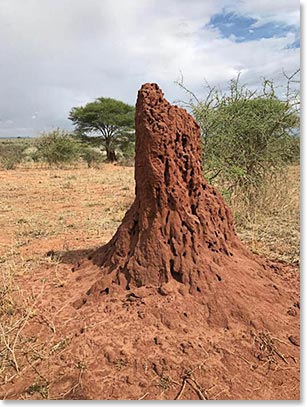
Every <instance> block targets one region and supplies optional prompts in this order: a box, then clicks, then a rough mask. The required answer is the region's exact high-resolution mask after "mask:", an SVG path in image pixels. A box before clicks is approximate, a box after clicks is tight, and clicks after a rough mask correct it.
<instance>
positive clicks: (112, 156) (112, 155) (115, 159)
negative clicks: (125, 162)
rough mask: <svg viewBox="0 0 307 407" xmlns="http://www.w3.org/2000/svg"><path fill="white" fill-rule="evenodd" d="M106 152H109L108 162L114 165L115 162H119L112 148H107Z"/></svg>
mask: <svg viewBox="0 0 307 407" xmlns="http://www.w3.org/2000/svg"><path fill="white" fill-rule="evenodd" d="M106 152H107V161H108V162H110V163H113V162H115V161H117V157H116V154H115V151H114V150H113V149H111V148H108V147H107V148H106Z"/></svg>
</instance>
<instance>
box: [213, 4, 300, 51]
mask: <svg viewBox="0 0 307 407" xmlns="http://www.w3.org/2000/svg"><path fill="white" fill-rule="evenodd" d="M256 22H257V20H256V19H255V18H252V17H244V16H240V15H237V14H235V13H226V12H222V13H218V14H215V15H213V16H212V17H211V19H210V21H209V24H208V26H209V27H211V28H217V29H218V30H219V31H220V33H221V34H222V36H223V37H224V38H232V39H233V40H234V41H235V42H246V41H255V40H259V39H262V38H273V37H284V36H285V35H287V33H289V32H292V33H295V36H296V40H295V42H294V43H293V44H292V48H299V47H300V39H299V30H298V29H297V27H295V26H292V25H287V24H285V23H277V22H273V21H272V22H269V23H265V24H263V25H260V26H254V25H255V23H256Z"/></svg>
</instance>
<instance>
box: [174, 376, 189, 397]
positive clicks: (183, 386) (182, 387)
mask: <svg viewBox="0 0 307 407" xmlns="http://www.w3.org/2000/svg"><path fill="white" fill-rule="evenodd" d="M186 383H187V380H186V379H183V381H182V385H181V389H180V390H179V393H178V394H177V396H176V397H175V400H180V397H181V396H182V394H183V392H184V389H185V386H186Z"/></svg>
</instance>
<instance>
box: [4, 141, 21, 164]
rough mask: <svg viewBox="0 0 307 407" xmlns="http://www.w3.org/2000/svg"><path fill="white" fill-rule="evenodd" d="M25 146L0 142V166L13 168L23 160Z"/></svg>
mask: <svg viewBox="0 0 307 407" xmlns="http://www.w3.org/2000/svg"><path fill="white" fill-rule="evenodd" d="M24 150H25V146H22V145H20V144H14V143H7V144H0V166H1V168H4V169H5V170H14V169H15V168H16V167H17V165H18V164H20V163H21V162H22V160H23V152H24Z"/></svg>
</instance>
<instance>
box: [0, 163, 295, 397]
mask: <svg viewBox="0 0 307 407" xmlns="http://www.w3.org/2000/svg"><path fill="white" fill-rule="evenodd" d="M291 171H292V172H293V173H291V174H290V175H291V177H292V181H293V182H291V183H290V184H288V186H287V188H288V194H289V196H290V197H291V199H292V201H291V205H290V204H289V205H290V206H289V207H286V208H283V207H281V208H280V211H278V208H276V212H275V214H274V211H273V215H272V213H270V214H268V215H267V216H265V215H261V216H260V214H256V215H255V216H254V217H253V218H251V219H249V220H248V221H244V222H243V221H242V219H241V221H240V222H238V228H237V230H238V232H239V235H240V237H241V238H242V239H243V241H245V242H246V243H247V244H248V245H249V247H250V248H251V249H252V250H253V251H255V252H257V253H260V254H263V255H265V256H267V257H269V258H272V259H274V260H278V259H279V260H282V261H286V262H287V263H291V264H290V265H289V266H288V267H286V270H287V272H283V273H280V271H279V269H278V266H274V267H272V271H271V273H272V275H273V274H274V284H275V285H276V287H277V288H274V287H273V288H274V290H275V294H274V295H276V299H277V298H278V296H279V295H283V294H287V298H289V303H287V304H284V315H285V320H284V326H286V327H287V328H286V329H285V330H282V331H280V332H278V334H276V327H278V321H276V326H274V328H275V332H274V333H272V330H271V329H270V326H269V324H264V325H265V326H266V329H263V327H258V326H251V327H250V328H249V329H244V330H242V328H241V326H240V325H238V326H231V329H224V328H220V329H215V330H214V335H212V331H210V330H208V327H207V325H205V324H204V323H203V321H204V320H205V318H206V315H205V312H204V311H203V310H202V308H201V307H199V308H195V306H193V307H192V303H191V304H190V303H189V300H186V299H185V300H184V301H181V298H180V294H171V295H165V296H163V295H160V296H159V298H158V299H157V297H156V296H153V295H150V293H149V292H147V291H146V289H145V288H139V289H137V290H133V292H129V293H127V294H125V295H124V296H123V295H122V293H120V292H119V293H118V294H116V293H115V295H113V296H112V297H107V296H106V297H105V298H104V299H103V301H100V302H94V303H93V304H91V305H90V306H87V304H86V306H83V307H78V304H76V300H78V299H79V298H81V297H82V295H83V294H84V293H85V292H86V290H87V289H88V288H89V287H90V286H91V284H92V283H93V282H94V281H95V280H96V279H97V275H98V274H99V270H97V269H95V268H92V269H91V270H90V271H88V273H87V274H86V275H85V274H82V273H79V272H78V271H76V272H72V267H73V266H74V265H75V264H76V262H78V260H79V259H81V258H84V257H85V256H86V254H87V253H88V252H90V251H91V250H93V249H94V248H96V247H99V246H101V245H102V244H104V243H106V242H107V241H108V240H109V239H110V238H111V237H112V235H113V233H114V232H115V230H116V229H117V227H118V226H119V224H120V222H121V220H122V218H123V216H124V214H125V212H126V210H127V209H128V208H129V207H130V205H131V202H132V200H133V197H134V182H133V168H127V167H119V166H113V165H104V166H102V167H101V168H100V169H87V168H76V169H66V170H59V169H54V170H52V169H41V168H29V169H19V170H16V171H7V172H5V171H3V172H0V205H1V213H0V230H1V234H0V268H1V273H0V278H1V286H0V287H1V288H0V322H1V324H0V376H1V379H0V380H1V382H0V395H1V398H3V399H266V398H268V399H272V398H278V399H298V398H299V391H300V382H299V311H300V309H299V308H300V303H299V272H298V258H299V251H298V250H299V249H298V246H299V195H298V188H299V179H298V169H294V170H291ZM276 195H277V194H276V193H275V198H276ZM280 201H281V202H283V201H285V199H284V200H282V197H281V199H280ZM238 213H239V208H238ZM239 220H240V219H239ZM283 269H285V267H283ZM276 281H277V284H276ZM289 282H290V284H289ZM272 284H273V283H272ZM274 295H272V298H271V299H270V301H269V303H268V306H267V309H268V310H269V309H270V308H269V307H274ZM174 296H175V297H176V298H175V297H174ZM72 304H74V306H73V305H72ZM173 304H176V306H177V313H176V317H175V318H174V317H173V315H174V310H173ZM264 320H265V315H264ZM190 321H193V323H191V322H190Z"/></svg>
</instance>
